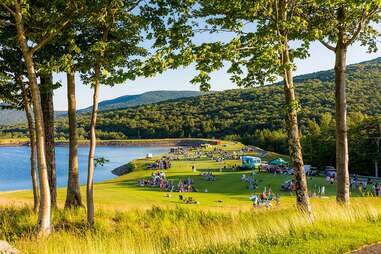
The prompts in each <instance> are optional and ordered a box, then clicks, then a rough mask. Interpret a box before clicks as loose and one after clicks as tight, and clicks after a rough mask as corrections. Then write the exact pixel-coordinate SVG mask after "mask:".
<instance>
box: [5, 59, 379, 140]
mask: <svg viewBox="0 0 381 254" xmlns="http://www.w3.org/2000/svg"><path fill="white" fill-rule="evenodd" d="M333 77H334V76H333V71H332V70H330V71H323V72H317V73H312V74H308V75H302V76H299V77H297V78H296V79H295V80H296V81H297V82H296V84H297V85H296V90H297V94H298V97H299V100H300V104H301V112H300V114H299V116H300V123H301V124H302V125H304V124H305V123H306V122H307V120H308V119H315V120H316V121H319V119H320V116H321V114H323V113H325V112H330V113H332V114H334V83H333ZM347 94H348V111H349V112H350V113H353V112H361V113H363V114H366V115H380V114H381V58H378V59H375V60H373V61H369V62H365V63H360V64H355V65H351V66H349V67H348V89H347ZM283 116H284V96H283V88H282V86H280V85H271V86H265V87H259V88H252V89H235V90H228V91H223V92H214V93H211V94H207V95H202V96H198V97H191V98H182V99H177V100H172V101H166V102H160V103H156V104H148V105H143V106H137V107H132V108H127V109H122V110H109V111H104V112H100V114H99V118H98V119H99V121H98V123H97V129H98V130H99V131H98V135H99V137H100V138H103V139H113V138H118V139H119V138H161V137H224V136H226V135H230V134H240V135H245V134H252V133H253V132H254V131H255V130H257V129H264V128H268V129H272V130H276V129H280V128H283V127H284V120H283V118H284V117H283ZM88 118H89V114H84V115H81V116H80V117H79V119H78V123H79V127H80V133H81V135H82V136H84V137H86V135H87V129H88V127H87V126H88V122H89V120H88ZM19 127H20V126H17V127H16V128H12V127H11V128H9V127H6V128H3V131H5V132H13V133H15V132H24V131H25V128H24V127H23V128H19ZM67 128H68V126H67V121H66V119H60V120H58V121H57V134H58V137H62V138H64V137H67ZM5 129H6V130H5Z"/></svg>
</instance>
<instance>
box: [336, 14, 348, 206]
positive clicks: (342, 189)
mask: <svg viewBox="0 0 381 254" xmlns="http://www.w3.org/2000/svg"><path fill="white" fill-rule="evenodd" d="M337 19H338V20H339V22H340V23H341V24H343V23H344V19H345V12H344V8H339V9H338V12H337ZM338 35H339V36H338V42H337V45H336V61H335V99H336V170H337V195H336V200H337V201H338V202H339V203H344V204H347V203H349V170H348V161H349V158H348V137H347V100H346V82H345V79H346V74H345V70H346V56H347V45H346V44H345V40H346V38H345V33H344V29H343V28H342V27H341V26H339V34H338Z"/></svg>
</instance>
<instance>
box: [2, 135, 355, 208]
mask: <svg viewBox="0 0 381 254" xmlns="http://www.w3.org/2000/svg"><path fill="white" fill-rule="evenodd" d="M215 147H217V148H220V149H224V150H231V151H234V150H239V149H241V148H242V145H241V144H239V143H232V142H224V143H223V144H222V145H219V146H213V147H210V148H206V149H205V150H211V149H214V148H215ZM248 154H249V155H256V153H248ZM277 157H282V158H285V159H287V157H286V156H282V155H278V154H274V153H268V154H267V155H266V156H265V157H264V158H263V159H265V160H271V159H273V158H277ZM158 158H160V157H156V158H152V159H137V160H135V161H134V163H135V165H136V167H137V168H136V170H135V171H134V172H132V173H130V174H127V175H124V176H121V177H116V178H115V179H112V180H109V181H106V182H102V183H97V184H96V185H95V202H96V206H97V207H100V208H106V209H118V210H126V209H140V208H151V207H152V206H161V207H175V206H185V207H190V208H195V207H197V208H202V209H212V210H217V211H224V210H228V211H232V210H234V211H240V210H246V209H252V206H251V202H250V200H249V196H250V195H252V194H253V193H257V194H258V193H260V192H262V191H263V190H264V188H265V187H268V186H271V188H272V190H273V192H274V193H276V192H279V193H280V195H281V206H289V205H293V204H294V200H295V198H294V196H292V194H291V193H287V192H282V191H281V190H280V186H281V184H282V183H284V182H285V181H286V180H290V179H291V178H292V176H285V175H280V174H277V175H273V174H269V173H266V172H261V173H258V172H256V175H255V179H256V180H257V183H258V187H257V188H256V189H255V190H249V189H248V186H247V183H244V182H241V181H240V178H241V175H242V174H246V175H247V176H248V175H249V174H250V173H251V171H238V172H237V171H233V170H231V167H233V166H236V165H237V166H239V165H241V162H240V161H239V160H227V161H223V162H216V161H214V160H211V159H208V158H201V159H197V160H195V161H193V160H179V161H173V162H172V167H171V168H170V169H168V170H165V173H166V176H167V178H168V179H170V180H173V182H174V183H175V185H177V183H178V181H179V180H180V179H185V178H187V177H191V178H192V179H193V181H194V187H195V188H196V189H197V190H198V192H192V193H178V192H173V193H169V192H161V191H160V190H159V188H150V187H140V186H137V181H138V180H139V179H142V178H148V177H149V176H150V175H151V174H152V173H153V172H156V170H147V169H146V168H147V165H149V164H150V163H152V162H153V161H154V160H155V159H158ZM192 165H195V166H196V168H197V172H195V173H194V172H192ZM208 169H211V170H212V171H213V174H214V175H215V176H216V180H215V181H206V180H205V179H204V178H203V177H202V176H200V172H202V171H207V170H208ZM220 169H222V172H220ZM308 185H309V188H310V191H312V192H313V191H314V189H315V188H317V187H319V186H323V185H324V186H325V188H326V194H327V197H326V198H328V199H334V195H335V185H332V184H329V183H327V182H326V181H325V179H324V177H309V178H308ZM205 189H207V191H208V192H207V193H206V192H205ZM82 191H83V198H85V192H84V191H85V188H84V186H83V187H82ZM168 194H169V195H168ZM65 195H66V190H65V189H64V188H61V189H59V192H58V201H59V204H60V206H62V205H63V203H64V200H65ZM179 195H183V196H185V197H189V196H191V197H192V198H193V199H195V200H197V201H199V204H197V205H189V204H184V203H183V202H182V201H181V200H180V199H179ZM352 195H353V196H358V193H352ZM326 198H314V199H315V200H321V199H326ZM31 200H32V193H31V191H18V192H6V193H0V201H3V203H4V202H7V203H9V202H16V203H19V202H26V203H30V202H31ZM237 208H238V209H237Z"/></svg>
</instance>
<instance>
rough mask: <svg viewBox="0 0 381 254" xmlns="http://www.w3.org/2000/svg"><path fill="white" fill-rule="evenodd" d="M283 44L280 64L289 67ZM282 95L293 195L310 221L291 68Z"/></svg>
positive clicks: (286, 76)
mask: <svg viewBox="0 0 381 254" xmlns="http://www.w3.org/2000/svg"><path fill="white" fill-rule="evenodd" d="M285 38H286V39H285V41H284V43H283V45H284V50H283V52H282V64H283V65H284V66H287V65H290V64H291V62H290V56H289V51H288V41H287V36H285ZM283 78H284V80H283V82H284V95H285V101H286V125H287V135H288V147H289V153H290V158H291V162H292V164H293V166H294V168H295V177H294V180H295V187H296V190H295V192H296V193H295V194H296V204H297V206H298V208H300V209H301V210H303V211H304V212H306V213H307V214H308V215H309V216H310V218H311V219H312V209H311V204H310V200H309V196H308V187H307V178H306V174H305V172H304V163H303V155H302V146H301V144H300V135H299V127H298V115H297V111H298V102H297V100H296V96H295V87H294V82H293V71H292V69H291V67H289V68H286V70H285V71H284V77H283Z"/></svg>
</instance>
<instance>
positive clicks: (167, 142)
mask: <svg viewBox="0 0 381 254" xmlns="http://www.w3.org/2000/svg"><path fill="white" fill-rule="evenodd" d="M219 142H220V141H219V140H216V139H203V138H165V139H126V140H97V146H124V147H129V146H131V147H132V146H135V147H139V146H142V147H150V146H168V147H170V146H198V145H201V144H211V145H215V144H218V143H219ZM55 144H56V146H68V145H69V141H66V140H65V141H57V142H55ZM78 145H79V146H88V145H89V141H88V140H79V141H78ZM5 146H8V147H13V146H14V147H17V146H29V142H28V141H19V140H14V141H10V140H7V141H5V142H2V140H1V139H0V147H5Z"/></svg>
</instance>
